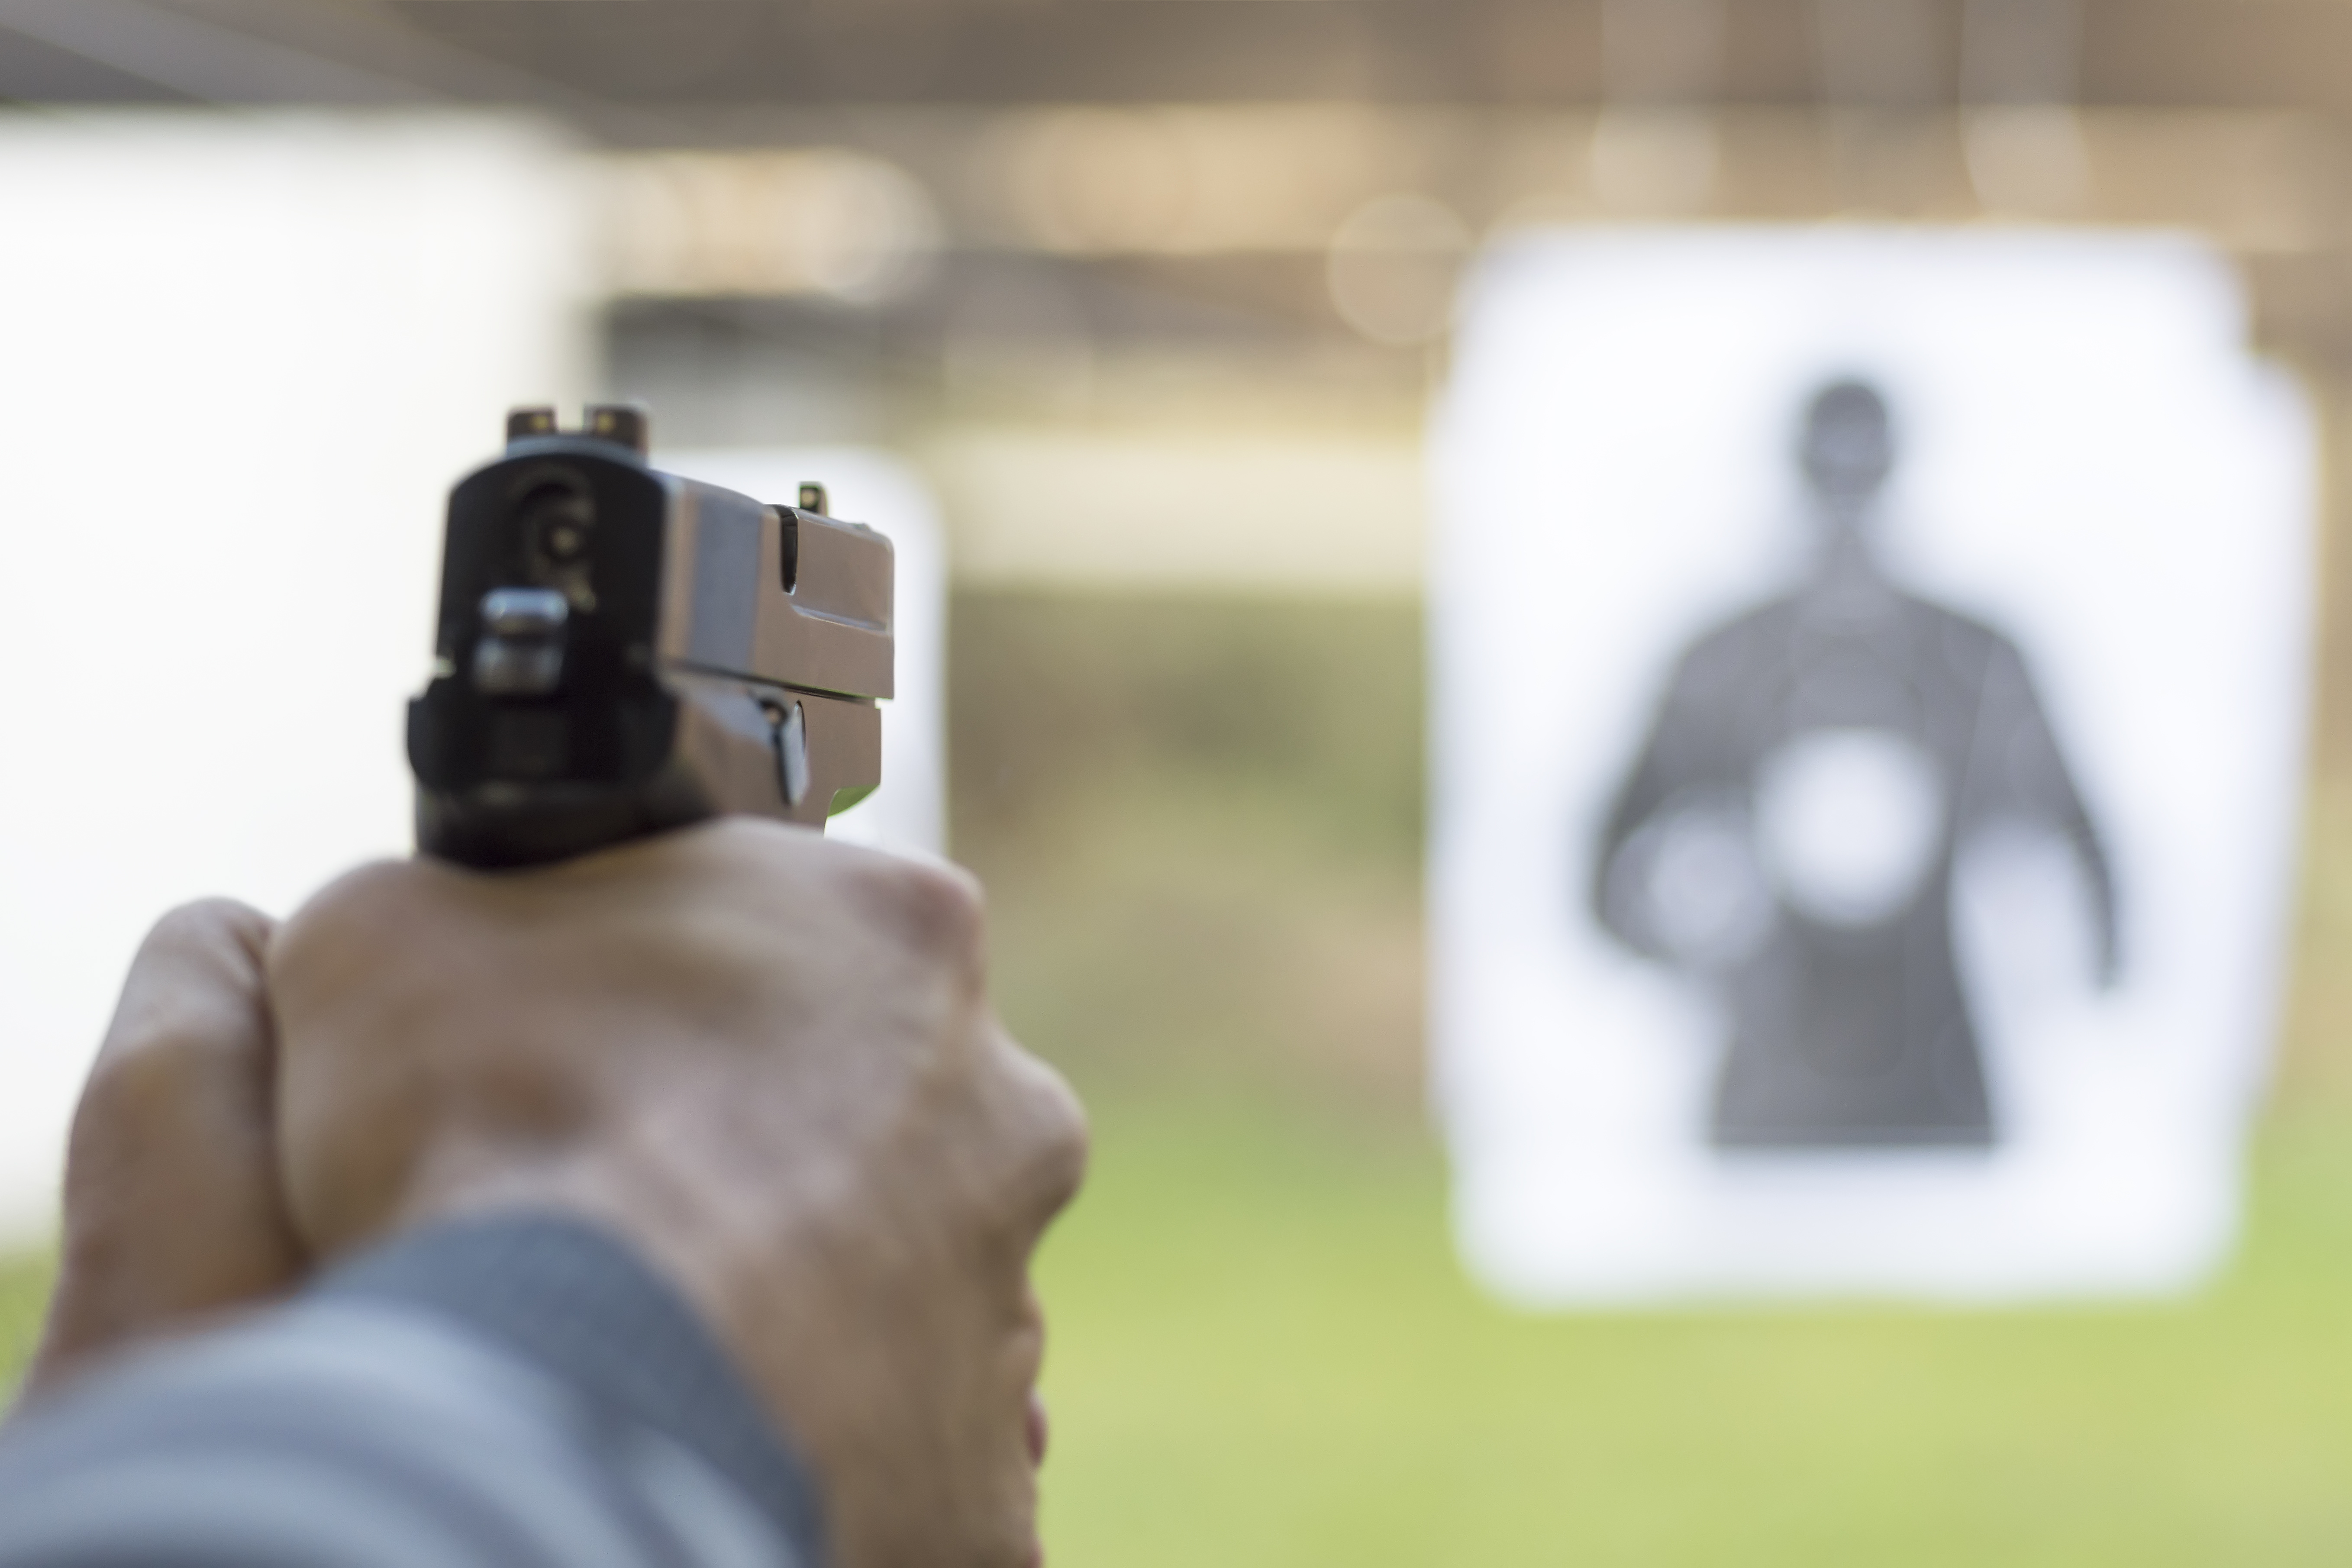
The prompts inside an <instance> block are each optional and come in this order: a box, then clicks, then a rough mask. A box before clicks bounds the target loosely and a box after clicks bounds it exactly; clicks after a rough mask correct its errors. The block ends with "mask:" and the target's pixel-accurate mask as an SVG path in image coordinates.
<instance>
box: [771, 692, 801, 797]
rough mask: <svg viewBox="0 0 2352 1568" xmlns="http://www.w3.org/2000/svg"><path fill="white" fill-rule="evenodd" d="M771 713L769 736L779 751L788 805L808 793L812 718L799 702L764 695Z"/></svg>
mask: <svg viewBox="0 0 2352 1568" xmlns="http://www.w3.org/2000/svg"><path fill="white" fill-rule="evenodd" d="M760 706H761V708H762V709H763V710H766V712H767V715H768V740H769V743H770V744H771V745H772V747H774V749H775V753H776V788H777V790H778V792H779V793H781V794H782V795H783V797H784V805H786V806H788V807H790V806H797V805H800V803H801V802H802V801H803V800H805V799H806V798H807V797H808V791H809V758H808V721H807V719H806V718H805V717H804V716H803V714H802V712H801V705H800V704H799V703H797V702H789V703H787V702H778V701H775V700H772V699H764V698H763V699H761V703H760Z"/></svg>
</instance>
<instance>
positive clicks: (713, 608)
mask: <svg viewBox="0 0 2352 1568" xmlns="http://www.w3.org/2000/svg"><path fill="white" fill-rule="evenodd" d="M646 446H647V430H646V414H645V411H644V410H643V409H642V408H641V407H638V406H636V405H595V406H592V407H590V408H589V410H588V412H587V420H586V424H585V426H584V427H583V428H582V429H580V430H577V431H562V430H559V429H558V428H557V427H556V420H555V411H554V410H553V409H551V408H522V409H518V410H516V411H515V412H514V413H513V414H511V415H509V416H508V419H507V448H506V454H505V456H503V457H501V458H498V459H497V460H496V461H493V462H491V463H488V464H487V465H485V466H484V467H482V468H477V469H475V470H474V471H473V472H472V473H470V474H468V475H467V476H466V477H465V478H464V479H460V480H459V481H458V482H457V488H456V489H453V490H451V491H450V492H449V521H448V532H447V535H446V540H445V542H444V544H443V549H442V558H441V597H440V607H439V623H438V624H439V631H438V635H437V638H436V642H435V645H434V659H433V677H432V680H431V683H430V684H429V685H427V686H426V688H425V694H424V695H423V696H422V697H418V698H415V699H414V700H412V701H411V702H410V703H409V705H408V761H409V766H410V767H411V768H412V769H413V770H414V771H415V775H416V844H417V847H418V848H419V849H421V850H423V851H424V852H425V853H426V854H429V855H436V856H439V857H441V858H444V859H448V860H454V861H457V862H459V863H461V864H464V865H467V866H474V867H481V868H493V867H502V866H528V865H534V864H538V863H541V862H544V861H550V860H560V859H562V858H567V857H569V856H573V855H578V854H582V853H583V852H585V851H588V850H592V849H597V848H601V847H604V846H606V845H611V844H616V843H619V842H621V841H623V840H625V839H630V838H635V837H642V836H644V835H646V834H651V833H658V832H660V831H662V830H663V829H665V828H670V827H677V826H684V825H685V824H688V823H691V822H698V821H700V820H702V819H703V818H705V817H709V816H718V815H719V814H721V813H726V812H749V813H752V814H756V815H759V816H773V817H780V818H782V819H783V820H785V821H789V822H800V823H807V824H811V825H813V826H819V827H821V826H823V825H824V819H825V818H826V817H827V816H831V815H832V814H833V813H835V812H837V811H842V810H845V809H846V808H847V807H849V806H851V805H855V804H856V802H857V801H859V800H860V799H862V798H864V797H865V796H866V795H867V794H869V793H870V792H871V791H872V790H873V789H874V787H875V786H876V785H877V784H880V783H881V781H882V729H881V715H880V712H879V710H877V708H876V707H875V702H876V700H877V699H879V698H886V697H888V696H889V695H890V673H891V669H890V659H891V639H890V613H891V605H890V597H891V594H890V589H891V555H890V542H889V541H888V540H887V539H886V538H884V537H883V536H882V535H881V534H879V533H877V532H875V531H873V530H872V529H869V528H866V527H863V526H861V525H859V524H857V523H849V522H837V521H835V520H833V519H832V518H829V517H827V516H825V515H824V510H825V500H824V490H823V489H822V488H821V487H819V486H815V485H803V486H802V487H801V492H800V496H799V501H800V504H799V505H797V506H770V505H763V504H761V502H759V501H755V500H751V498H750V497H748V496H741V495H738V494H736V493H735V492H734V491H732V490H726V489H719V488H718V487H717V486H715V485H706V484H700V483H698V482H696V481H695V480H692V479H680V478H679V477H677V475H675V474H666V473H663V472H661V471H659V470H658V469H656V468H653V467H651V466H650V465H649V464H648V463H647V462H646Z"/></svg>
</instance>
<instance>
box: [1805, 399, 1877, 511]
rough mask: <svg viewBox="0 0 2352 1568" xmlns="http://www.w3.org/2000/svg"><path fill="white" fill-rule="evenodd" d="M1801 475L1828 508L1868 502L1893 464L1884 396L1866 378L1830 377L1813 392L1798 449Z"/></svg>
mask: <svg viewBox="0 0 2352 1568" xmlns="http://www.w3.org/2000/svg"><path fill="white" fill-rule="evenodd" d="M1798 455H1799V458H1800V459H1801V461H1802V463H1803V464H1804V469H1805V478H1806V479H1809V480H1810V481H1811V483H1812V487H1813V491H1814V493H1815V494H1817V495H1819V496H1820V497H1821V498H1822V500H1825V501H1828V502H1829V503H1830V504H1831V505H1832V506H1839V505H1840V504H1841V503H1843V505H1844V506H1853V505H1855V504H1856V503H1859V502H1862V501H1866V500H1869V499H1870V498H1871V497H1872V496H1873V495H1874V494H1876V493H1877V490H1878V487H1879V486H1881V485H1883V484H1885V482H1886V476H1887V473H1888V471H1889V470H1891V469H1892V468H1894V467H1895V434H1894V431H1893V430H1892V429H1891V428H1890V422H1889V420H1888V418H1887V415H1886V399H1885V397H1884V396H1882V395H1880V394H1879V391H1878V388H1876V387H1874V386H1873V385H1871V384H1870V383H1868V382H1866V381H1853V380H1843V381H1833V382H1831V383H1830V384H1828V385H1826V386H1824V387H1822V389H1821V390H1820V391H1819V392H1817V393H1815V394H1813V401H1812V405H1811V406H1810V407H1809V408H1807V409H1806V411H1805V434H1804V439H1803V442H1802V444H1801V447H1800V448H1799V454H1798Z"/></svg>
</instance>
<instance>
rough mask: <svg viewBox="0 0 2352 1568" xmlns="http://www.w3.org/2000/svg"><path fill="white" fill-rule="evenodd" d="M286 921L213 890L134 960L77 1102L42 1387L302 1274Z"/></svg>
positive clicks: (170, 918) (35, 1371)
mask: <svg viewBox="0 0 2352 1568" xmlns="http://www.w3.org/2000/svg"><path fill="white" fill-rule="evenodd" d="M272 929H273V925H272V922H271V921H270V920H269V918H268V916H266V915H264V914H262V913H261V912H260V911H258V910H252V909H248V908H247V907H246V906H245V905H243V904H238V903H233V902H231V901H229V900H206V901H205V902H202V903H195V904H190V905H187V906H186V907H184V908H182V909H178V910H173V911H172V912H171V913H170V914H168V915H166V916H164V917H163V920H162V921H159V922H158V923H157V924H156V927H155V929H154V930H153V931H151V932H150V933H149V934H148V937H147V940H146V942H144V943H142V945H141V947H140V950H139V953H138V956H137V957H135V958H134V959H132V960H131V973H130V976H129V978H128V979H127V980H126V981H125V982H124V984H123V987H122V998H121V1002H120V1003H119V1004H118V1005H117V1006H116V1008H115V1013H114V1019H113V1022H112V1023H111V1024H110V1026H109V1027H108V1029H107V1033H106V1039H105V1043H104V1044H103V1045H102V1046H101V1047H100V1050H99V1053H98V1059H97V1061H96V1062H95V1063H94V1064H93V1065H92V1067H91V1068H90V1074H89V1081H88V1082H87V1083H86V1084H84V1086H83V1089H82V1097H81V1102H80V1104H79V1106H78V1107H77V1108H76V1110H75V1112H74V1122H73V1132H72V1136H71V1139H70V1141H69V1142H68V1149H67V1154H66V1176H65V1215H64V1245H63V1251H62V1257H61V1258H60V1261H59V1273H58V1289H57V1293H56V1295H55V1297H54V1298H53V1299H52V1300H51V1302H50V1309H49V1318H48V1322H47V1328H46V1329H45V1331H44V1332H43V1336H42V1343H41V1348H40V1350H39V1352H37V1355H36V1356H35V1358H34V1363H33V1366H32V1369H31V1371H30V1373H28V1374H27V1380H26V1381H27V1384H28V1385H33V1386H38V1385H39V1384H44V1383H47V1382H49V1381H51V1380H53V1379H54V1378H56V1377H57V1376H58V1375H59V1374H60V1373H63V1372H65V1371H67V1370H69V1369H70V1368H72V1367H73V1366H75V1365H77V1364H79V1363H82V1362H84V1361H87V1360H89V1359H90V1358H93V1357H96V1356H99V1355H100V1354H103V1353H105V1352H110V1351H113V1350H116V1349H119V1348H121V1347H122V1346H124V1345H125V1344H128V1343H130V1342H135V1341H138V1340H141V1339H144V1338H148V1337H151V1336H152V1335H155V1334H159V1333H164V1332H169V1331H173V1330H175V1329H179V1328H184V1327H186V1326H189V1325H191V1324H192V1323H194V1322H195V1321H198V1320H201V1319H202V1318H204V1317H205V1316H207V1315H209V1314H213V1313H216V1312H219V1311H221V1310H226V1309H229V1308H232V1307H236V1306H238V1305H241V1304H245V1303H247V1302H252V1301H256V1300H264V1299H267V1298H268V1297H270V1296H273V1295H276V1294H278V1293H279V1292H282V1291H284V1290H286V1289H289V1287H291V1286H292V1285H293V1284H294V1283H295V1281H296V1280H297V1279H299V1276H300V1275H301V1273H302V1271H303V1268H304V1266H305V1261H306V1260H305V1258H304V1256H303V1253H302V1249H301V1247H300V1246H299V1243H298V1242H297V1241H296V1239H295V1236H294V1231H293V1227H292V1226H291V1225H290V1224H289V1222H288V1219H287V1215H286V1205H285V1203H284V1200H283V1199H282V1197H281V1196H280V1194H279V1189H278V1171H277V1141H276V1134H275V1131H274V1126H273V1121H274V1118H273V1113H272V1100H273V1087H272V1086H273V1078H274V1074H275V1070H276V1039H275V1031H274V1028H273V1026H272V1024H271V1020H270V1014H269V1006H268V998H267V996H266V995H265V994H264V992H263V988H262V953H263V952H264V950H265V949H266V947H267V945H268V941H269V937H270V933H271V931H272Z"/></svg>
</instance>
